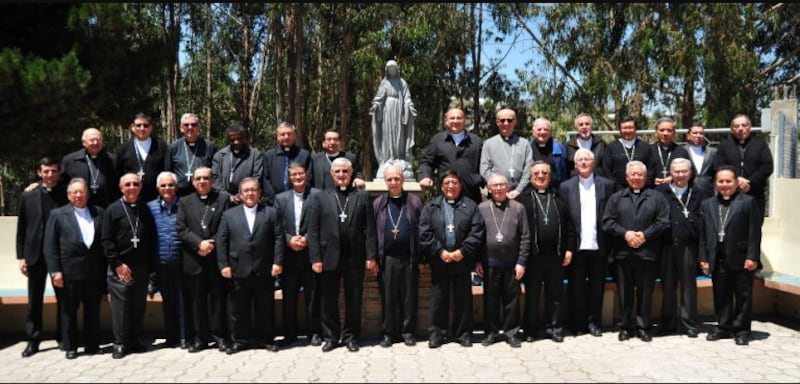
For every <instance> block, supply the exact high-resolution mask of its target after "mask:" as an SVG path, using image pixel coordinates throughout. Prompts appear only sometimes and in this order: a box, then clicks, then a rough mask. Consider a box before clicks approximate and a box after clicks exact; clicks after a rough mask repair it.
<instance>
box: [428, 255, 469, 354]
mask: <svg viewBox="0 0 800 384" xmlns="http://www.w3.org/2000/svg"><path fill="white" fill-rule="evenodd" d="M462 263H465V261H463V260H462V261H460V262H457V263H449V264H444V263H439V262H438V261H437V262H435V263H434V264H431V297H430V300H431V327H430V328H429V337H430V339H431V340H433V339H439V340H446V339H448V338H457V339H467V338H472V331H473V330H474V327H475V324H474V323H475V321H474V319H473V314H472V278H471V275H470V271H471V270H472V268H470V267H471V266H465V265H462ZM451 293H452V295H453V317H452V321H451V319H450V294H451Z"/></svg>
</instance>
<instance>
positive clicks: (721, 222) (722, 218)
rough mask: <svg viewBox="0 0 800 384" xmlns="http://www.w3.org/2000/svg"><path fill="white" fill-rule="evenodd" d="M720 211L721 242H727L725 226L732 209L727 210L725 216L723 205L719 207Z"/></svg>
mask: <svg viewBox="0 0 800 384" xmlns="http://www.w3.org/2000/svg"><path fill="white" fill-rule="evenodd" d="M717 208H718V209H719V233H718V235H719V242H720V243H721V242H723V241H725V224H726V222H727V221H728V213H730V212H731V207H728V208H727V209H725V216H722V204H719V206H718V207H717Z"/></svg>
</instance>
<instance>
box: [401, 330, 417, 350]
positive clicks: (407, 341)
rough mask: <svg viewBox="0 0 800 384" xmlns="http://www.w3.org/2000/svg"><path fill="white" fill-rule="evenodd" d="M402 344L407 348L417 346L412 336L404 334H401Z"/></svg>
mask: <svg viewBox="0 0 800 384" xmlns="http://www.w3.org/2000/svg"><path fill="white" fill-rule="evenodd" d="M403 344H405V345H407V346H409V347H413V346H415V345H417V339H416V338H414V335H412V334H410V333H405V334H403Z"/></svg>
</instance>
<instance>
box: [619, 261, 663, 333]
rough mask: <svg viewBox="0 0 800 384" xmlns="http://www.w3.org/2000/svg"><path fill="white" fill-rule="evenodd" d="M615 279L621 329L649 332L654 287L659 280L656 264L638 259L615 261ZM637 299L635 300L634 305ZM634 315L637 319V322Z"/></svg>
mask: <svg viewBox="0 0 800 384" xmlns="http://www.w3.org/2000/svg"><path fill="white" fill-rule="evenodd" d="M614 270H615V276H614V277H615V278H616V279H617V290H618V291H619V294H618V295H617V296H618V297H619V305H620V308H622V318H621V320H620V324H619V327H620V328H621V329H623V330H626V331H633V330H637V329H638V330H645V331H647V330H649V329H650V327H651V326H652V322H651V319H650V314H651V312H652V309H653V285H654V284H655V278H656V261H655V260H642V259H641V258H639V257H636V256H628V257H626V258H624V259H616V261H615V262H614ZM634 296H635V297H636V301H635V305H634ZM634 314H635V315H636V320H635V323H634V319H633V317H634Z"/></svg>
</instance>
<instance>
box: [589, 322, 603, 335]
mask: <svg viewBox="0 0 800 384" xmlns="http://www.w3.org/2000/svg"><path fill="white" fill-rule="evenodd" d="M589 334H590V335H592V336H595V337H599V336H603V329H602V328H600V327H598V326H596V325H594V324H589Z"/></svg>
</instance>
